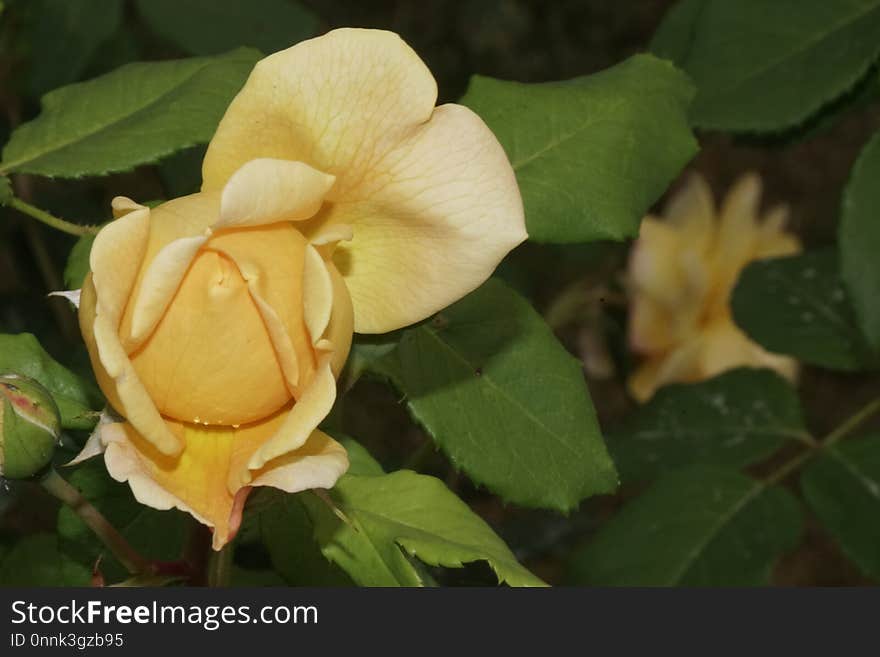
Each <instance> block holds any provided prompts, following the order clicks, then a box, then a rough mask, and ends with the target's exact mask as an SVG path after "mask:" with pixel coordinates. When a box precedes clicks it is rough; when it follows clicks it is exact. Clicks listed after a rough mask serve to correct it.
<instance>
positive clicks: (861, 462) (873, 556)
mask: <svg viewBox="0 0 880 657" xmlns="http://www.w3.org/2000/svg"><path fill="white" fill-rule="evenodd" d="M801 489H802V490H803V493H804V497H805V498H806V500H807V503H808V504H809V505H810V507H811V508H812V509H813V511H814V512H815V513H816V515H817V516H818V518H819V520H820V521H821V522H822V524H823V525H825V527H826V528H827V529H828V531H829V532H831V535H832V536H834V537H835V538H836V539H837V541H838V543H840V547H841V548H843V551H844V553H846V555H847V556H848V557H849V558H850V559H852V560H853V561H854V562H855V563H856V564H858V566H859V568H861V569H862V571H863V572H864V573H865V574H866V575H868V576H869V577H872V578H873V579H876V580H880V522H878V518H880V435H874V436H869V437H866V438H861V439H859V440H849V441H847V442H845V443H842V444H840V445H836V446H834V447H832V448H830V449H828V450H827V451H826V452H825V454H823V455H822V456H821V457H820V458H818V459H816V460H815V461H814V462H813V463H811V464H810V465H809V467H807V469H806V470H805V471H804V473H803V475H802V476H801Z"/></svg>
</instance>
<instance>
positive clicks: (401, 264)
mask: <svg viewBox="0 0 880 657" xmlns="http://www.w3.org/2000/svg"><path fill="white" fill-rule="evenodd" d="M358 191H359V193H360V194H361V195H362V197H363V200H352V201H344V200H343V201H339V202H338V203H335V204H331V205H329V206H326V207H325V210H322V212H321V214H319V215H318V217H316V218H315V219H314V220H312V221H315V222H320V223H319V224H318V225H319V226H320V228H321V229H326V226H328V225H332V224H336V223H342V224H351V225H352V227H353V228H354V236H353V238H352V240H351V241H350V242H347V243H344V244H340V245H339V247H338V249H337V251H336V253H335V255H334V261H335V262H336V264H337V267H338V268H339V270H340V272H341V273H342V275H343V277H344V278H345V281H346V284H347V285H348V288H349V291H350V292H351V298H352V303H353V305H354V313H355V314H354V317H355V331H358V332H360V333H383V332H386V331H391V330H394V329H397V328H400V327H402V326H406V325H408V324H412V323H413V322H417V321H420V320H422V319H424V318H426V317H428V316H430V315H431V314H433V313H435V312H437V311H439V310H441V309H442V308H445V307H446V306H448V305H449V304H450V303H452V302H454V301H456V300H458V299H460V298H461V297H462V296H464V295H465V294H467V293H468V292H471V291H472V290H474V289H475V288H477V287H478V286H479V285H481V284H482V283H483V282H484V281H485V280H486V279H487V278H488V277H489V276H490V275H491V274H492V272H493V271H494V269H495V267H496V266H497V265H498V263H499V262H500V261H501V260H502V258H504V256H505V255H507V253H508V252H509V251H510V250H511V249H512V248H514V247H515V246H516V245H517V244H519V243H520V242H522V241H523V240H524V239H526V237H527V235H526V230H525V221H524V217H523V208H522V200H521V198H520V195H519V190H518V188H517V185H516V179H515V177H514V174H513V170H512V169H511V167H510V164H509V162H508V160H507V156H506V155H505V153H504V150H503V149H502V148H501V146H500V144H499V143H498V141H497V140H496V139H495V136H494V135H493V134H492V132H491V131H490V130H489V128H487V127H486V125H485V124H484V123H483V122H482V120H480V118H479V117H478V116H477V115H476V114H474V113H473V112H471V111H470V110H469V109H467V108H465V107H461V106H459V105H444V106H442V107H438V108H437V109H436V110H435V111H434V114H433V116H432V117H431V120H430V121H429V122H427V123H425V124H424V125H422V126H420V127H419V128H418V129H416V130H414V131H413V133H412V134H411V135H410V136H409V138H407V139H406V140H405V141H403V142H402V143H401V144H400V145H398V147H397V148H396V149H395V150H394V151H392V152H391V153H389V154H388V155H387V156H386V157H385V158H383V159H382V160H380V161H377V162H376V164H375V166H374V168H373V170H372V171H370V172H369V174H368V176H367V177H366V178H364V180H363V181H362V182H361V184H360V187H359V188H358ZM307 223H311V222H307ZM305 230H307V231H308V230H309V228H306V229H305Z"/></svg>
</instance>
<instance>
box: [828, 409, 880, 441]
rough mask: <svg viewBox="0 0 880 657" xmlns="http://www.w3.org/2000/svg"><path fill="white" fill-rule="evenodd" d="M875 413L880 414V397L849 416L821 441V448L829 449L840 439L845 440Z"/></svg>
mask: <svg viewBox="0 0 880 657" xmlns="http://www.w3.org/2000/svg"><path fill="white" fill-rule="evenodd" d="M877 412H880V397H878V398H877V399H874V400H872V401H870V402H868V403H867V404H865V405H864V406H863V407H862V408H861V409H860V410H858V411H856V412H855V413H854V414H852V415H850V416H849V418H847V419H846V420H845V421H844V422H843V423H842V424H840V425H839V426H838V427H837V428H836V429H835V430H834V431H832V432H831V433H829V434H828V435H827V436H825V439H824V440H823V441H822V447H831V446H832V445H834V444H835V443H836V442H838V441H840V439H841V438H845V437H846V436H848V435H849V434H851V433H852V432H853V431H855V430H856V429H858V428H859V426H861V425H862V423H863V422H866V421H867V420H869V419H870V418H871V416H872V415H875V414H876V413H877Z"/></svg>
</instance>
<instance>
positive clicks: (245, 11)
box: [137, 0, 318, 55]
mask: <svg viewBox="0 0 880 657" xmlns="http://www.w3.org/2000/svg"><path fill="white" fill-rule="evenodd" d="M137 8H138V11H140V13H141V15H142V16H143V17H144V20H145V21H146V23H147V24H148V25H149V26H150V27H152V28H153V29H154V30H155V31H156V32H157V33H158V34H161V35H162V36H164V37H165V38H167V39H169V40H170V41H172V42H173V43H175V44H176V45H177V46H179V47H180V48H181V49H182V50H184V51H185V52H187V53H189V54H191V55H215V54H217V53H220V52H224V51H226V50H230V49H232V48H235V47H238V46H250V47H252V48H257V49H258V50H261V51H262V52H264V53H273V52H275V51H276V50H282V49H284V48H287V47H289V46H292V45H293V44H294V43H296V42H297V41H301V40H302V39H305V38H308V37H310V36H312V35H314V34H315V30H316V28H317V25H318V19H317V17H316V16H315V15H314V14H313V13H312V12H311V11H309V10H308V9H306V8H304V7H303V6H302V5H300V4H298V3H296V2H289V1H288V0H224V1H223V2H217V0H137Z"/></svg>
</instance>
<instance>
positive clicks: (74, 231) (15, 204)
mask: <svg viewBox="0 0 880 657" xmlns="http://www.w3.org/2000/svg"><path fill="white" fill-rule="evenodd" d="M7 205H8V206H9V207H11V208H15V209H16V210H18V211H19V212H21V213H22V214H26V215H27V216H29V217H33V218H34V219H36V220H37V221H41V222H43V223H44V224H46V225H47V226H51V227H52V228H54V229H56V230H60V231H63V232H65V233H67V234H68V235H76V236H77V237H82V236H83V235H96V234H97V233H98V228H97V226H81V225H80V224H75V223H72V222H70V221H66V220H64V219H61V218H60V217H56V216H55V215H51V214H49V213H48V212H46V211H45V210H41V209H40V208H38V207H36V206H33V205H31V204H30V203H28V202H26V201H22V200H21V199H20V198H18V197H15V196H14V197H12V198H11V199H10V200H9V202H8V203H7Z"/></svg>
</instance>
